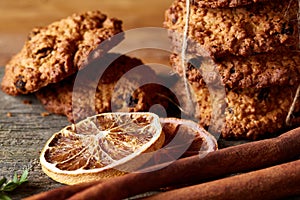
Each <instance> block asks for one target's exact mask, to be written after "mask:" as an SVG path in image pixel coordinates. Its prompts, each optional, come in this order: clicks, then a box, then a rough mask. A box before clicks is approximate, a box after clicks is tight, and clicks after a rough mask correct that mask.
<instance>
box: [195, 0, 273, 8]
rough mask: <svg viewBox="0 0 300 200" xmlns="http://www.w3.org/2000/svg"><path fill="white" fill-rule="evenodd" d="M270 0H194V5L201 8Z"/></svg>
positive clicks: (233, 5) (235, 5)
mask: <svg viewBox="0 0 300 200" xmlns="http://www.w3.org/2000/svg"><path fill="white" fill-rule="evenodd" d="M264 1H269V0H194V5H196V6H199V7H201V8H219V7H238V6H244V5H248V4H252V3H257V2H264Z"/></svg>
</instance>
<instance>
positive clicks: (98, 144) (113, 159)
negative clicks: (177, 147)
mask: <svg viewBox="0 0 300 200" xmlns="http://www.w3.org/2000/svg"><path fill="white" fill-rule="evenodd" d="M163 143H164V134H163V133H162V127H161V124H160V121H159V117H158V116H157V115H156V114H153V113H148V112H147V113H142V112H137V113H104V114H99V115H95V116H93V117H89V118H87V119H85V120H83V121H81V122H79V123H77V124H73V125H71V126H67V127H65V128H64V129H62V130H61V131H59V132H58V133H55V134H54V135H53V136H52V137H51V138H50V139H49V140H48V142H47V143H46V145H45V147H44V148H43V150H42V152H41V155H40V162H41V165H42V169H43V171H44V172H45V173H46V174H47V175H48V176H49V177H51V178H52V179H54V180H56V181H58V182H60V183H65V184H76V183H81V182H87V181H94V180H99V179H104V178H110V177H114V176H119V175H122V174H125V173H128V172H131V171H134V170H136V169H137V168H138V167H140V166H142V165H143V164H144V163H145V162H147V161H148V160H149V159H150V157H149V156H144V155H147V154H145V152H151V151H155V150H157V149H159V148H161V147H162V145H163Z"/></svg>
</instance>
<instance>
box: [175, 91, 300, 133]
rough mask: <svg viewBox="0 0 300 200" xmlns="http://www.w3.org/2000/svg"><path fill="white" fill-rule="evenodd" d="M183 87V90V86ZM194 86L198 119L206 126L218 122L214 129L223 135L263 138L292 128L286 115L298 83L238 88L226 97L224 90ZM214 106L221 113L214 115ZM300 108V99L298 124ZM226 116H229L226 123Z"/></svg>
mask: <svg viewBox="0 0 300 200" xmlns="http://www.w3.org/2000/svg"><path fill="white" fill-rule="evenodd" d="M180 88H181V90H182V86H180V87H178V89H179V90H180ZM192 88H193V91H194V92H193V94H195V96H196V104H195V105H196V106H195V107H196V114H195V116H196V119H198V120H199V123H200V125H202V126H204V127H206V128H208V127H209V126H211V125H212V124H214V127H216V128H212V130H215V129H217V131H218V132H219V133H221V136H222V137H223V138H226V139H261V138H266V137H272V136H274V135H275V134H280V133H282V132H283V131H286V130H288V129H290V128H291V127H290V126H287V125H286V117H287V115H288V111H289V109H290V107H291V105H292V101H293V99H294V96H295V94H296V89H297V86H286V87H271V88H262V89H255V88H247V89H235V90H230V91H227V92H226V97H225V98H223V99H222V95H221V92H220V93H219V96H218V92H215V91H214V90H213V89H210V90H208V88H206V87H203V88H195V87H193V86H192ZM210 95H212V96H214V98H211V96H210ZM212 105H215V106H214V113H217V114H215V116H214V118H212ZM221 105H222V106H221ZM216 109H217V110H216ZM299 111H300V102H299V100H298V101H297V103H296V106H295V110H294V112H293V115H292V120H291V121H292V124H293V125H294V126H295V125H299ZM222 117H223V119H225V122H224V124H223V126H222ZM220 130H221V131H220Z"/></svg>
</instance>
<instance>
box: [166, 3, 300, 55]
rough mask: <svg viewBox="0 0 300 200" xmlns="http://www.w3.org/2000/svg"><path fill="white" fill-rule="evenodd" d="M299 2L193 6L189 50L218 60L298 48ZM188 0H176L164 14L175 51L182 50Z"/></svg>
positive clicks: (191, 52)
mask: <svg viewBox="0 0 300 200" xmlns="http://www.w3.org/2000/svg"><path fill="white" fill-rule="evenodd" d="M298 7H299V6H298V1H296V0H291V1H279V0H274V1H269V2H265V3H256V4H251V5H249V6H243V7H237V8H215V9H213V8H200V7H197V6H195V5H194V6H193V5H192V6H191V17H190V22H189V34H188V36H189V45H188V52H187V53H189V54H192V55H194V56H195V55H200V56H202V55H206V56H211V57H212V58H214V59H215V60H217V59H219V58H222V57H226V56H229V55H235V56H250V55H254V54H257V53H265V52H276V51H285V50H287V49H297V48H298V44H299V43H298V23H297V22H298V21H297V13H298ZM185 10H186V8H185V1H183V0H176V1H174V3H173V4H172V5H171V7H170V8H169V9H168V10H167V11H166V13H165V22H164V26H165V27H166V28H168V29H169V34H170V37H171V40H172V44H173V48H174V50H173V52H174V53H179V52H181V46H182V33H183V29H184V25H185Z"/></svg>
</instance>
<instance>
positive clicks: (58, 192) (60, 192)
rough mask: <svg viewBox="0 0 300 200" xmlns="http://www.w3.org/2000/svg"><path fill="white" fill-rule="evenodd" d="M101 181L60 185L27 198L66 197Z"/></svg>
mask: <svg viewBox="0 0 300 200" xmlns="http://www.w3.org/2000/svg"><path fill="white" fill-rule="evenodd" d="M100 182H102V181H96V182H88V183H81V184H77V185H68V186H62V187H59V188H55V189H53V190H49V191H47V192H42V193H39V194H36V195H33V196H31V197H29V198H25V199H30V200H50V199H53V200H54V199H55V200H63V199H67V198H69V197H70V196H72V195H74V194H76V193H77V192H79V191H82V190H84V189H87V188H89V187H91V186H93V185H96V184H99V183H100Z"/></svg>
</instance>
